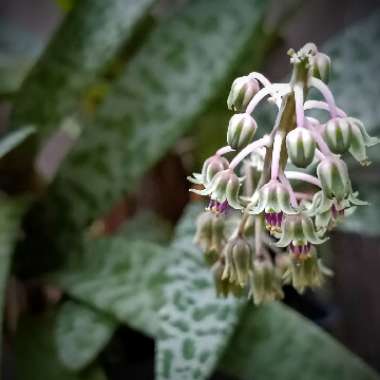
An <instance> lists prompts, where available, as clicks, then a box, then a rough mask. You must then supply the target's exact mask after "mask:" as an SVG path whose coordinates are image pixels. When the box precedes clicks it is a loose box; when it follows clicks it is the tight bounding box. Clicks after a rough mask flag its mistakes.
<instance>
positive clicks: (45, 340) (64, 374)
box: [14, 313, 106, 380]
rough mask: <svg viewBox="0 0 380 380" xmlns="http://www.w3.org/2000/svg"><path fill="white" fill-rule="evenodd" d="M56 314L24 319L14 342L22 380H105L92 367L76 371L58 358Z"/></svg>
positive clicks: (101, 373) (19, 378)
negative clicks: (54, 331) (55, 334)
mask: <svg viewBox="0 0 380 380" xmlns="http://www.w3.org/2000/svg"><path fill="white" fill-rule="evenodd" d="M54 323H55V314H53V313H46V314H43V315H39V316H29V317H26V316H25V317H24V318H22V319H21V321H20V324H19V327H18V329H17V334H16V336H15V340H14V350H15V354H16V360H17V368H16V372H17V373H16V379H18V380H24V379H28V380H41V379H51V380H105V379H106V378H105V376H104V374H103V372H102V371H101V370H100V369H99V368H97V367H94V368H89V369H87V370H86V371H82V372H80V373H79V372H72V371H70V370H68V369H67V368H65V367H64V366H63V365H62V364H61V362H60V361H59V359H58V354H57V351H56V347H55V342H54V333H53V329H54Z"/></svg>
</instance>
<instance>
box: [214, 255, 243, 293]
mask: <svg viewBox="0 0 380 380" xmlns="http://www.w3.org/2000/svg"><path fill="white" fill-rule="evenodd" d="M225 268H226V265H225V260H224V258H223V257H222V258H220V259H219V260H218V261H217V262H216V263H214V265H213V266H212V268H211V270H212V274H213V278H214V286H215V291H216V295H217V296H218V297H224V298H226V297H228V295H229V294H230V293H231V294H232V295H233V296H235V297H238V298H240V297H241V296H242V295H243V293H244V292H243V290H244V289H243V288H242V287H241V286H240V285H238V284H236V283H234V282H230V281H229V279H225V278H223V273H224V271H225Z"/></svg>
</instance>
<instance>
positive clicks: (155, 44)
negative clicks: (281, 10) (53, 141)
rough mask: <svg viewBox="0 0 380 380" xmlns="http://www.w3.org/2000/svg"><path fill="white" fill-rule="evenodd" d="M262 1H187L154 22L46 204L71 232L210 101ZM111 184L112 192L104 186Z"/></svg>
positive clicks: (132, 180)
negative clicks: (60, 215)
mask: <svg viewBox="0 0 380 380" xmlns="http://www.w3.org/2000/svg"><path fill="white" fill-rule="evenodd" d="M265 4H266V2H264V1H262V0H255V1H247V0H236V1H233V2H231V1H229V0H221V1H218V4H217V6H216V5H215V3H213V2H212V1H202V0H193V1H189V2H186V4H185V5H184V6H183V8H180V9H179V10H177V11H173V12H172V14H171V15H170V16H167V17H166V18H164V19H162V20H161V24H159V25H158V27H157V29H156V30H155V31H154V33H152V34H151V36H150V38H149V39H148V41H147V43H146V45H145V46H144V47H143V48H142V49H141V50H140V51H139V52H138V54H137V55H136V56H135V57H134V58H132V60H131V61H130V63H129V65H128V66H127V67H126V70H125V72H124V74H123V75H122V76H121V77H120V79H119V80H118V81H117V83H116V84H115V86H114V88H113V89H112V90H111V91H110V94H109V96H108V98H107V99H106V101H105V103H104V104H103V106H102V107H100V110H99V112H98V114H97V118H96V123H95V125H92V126H91V128H88V129H87V130H85V132H84V134H83V136H82V139H81V140H80V142H79V144H78V146H77V147H76V148H75V149H74V151H73V152H72V154H71V155H70V157H68V162H66V165H64V167H63V171H62V174H61V175H60V176H59V179H58V181H57V182H56V184H55V186H54V190H53V191H54V197H53V198H52V202H53V204H54V205H56V207H59V208H60V209H65V210H66V211H67V212H68V215H67V217H68V218H69V221H70V222H71V223H74V224H75V225H76V226H79V227H81V226H83V225H86V224H87V223H89V222H91V220H93V219H94V218H95V217H96V216H98V215H101V214H102V213H103V212H104V211H105V210H107V209H108V208H109V207H110V205H111V204H113V203H114V202H115V200H117V199H119V198H120V196H121V195H122V194H124V192H126V191H131V190H133V189H134V188H135V186H136V183H137V180H138V179H139V178H140V177H141V175H142V174H143V173H144V172H145V171H146V170H147V169H148V168H149V167H151V166H152V165H153V163H154V162H155V161H157V160H158V159H159V158H161V157H162V156H163V154H164V153H165V152H166V151H167V150H168V149H169V148H170V147H171V146H172V145H173V144H174V143H175V141H176V140H177V139H178V137H179V136H181V135H183V134H184V132H185V131H187V130H188V129H189V128H190V127H191V126H192V123H193V121H194V120H195V118H196V117H197V116H198V115H199V114H200V113H201V112H202V110H203V109H204V108H205V107H206V106H207V104H208V102H209V101H210V100H211V99H212V98H213V97H214V96H215V94H217V92H218V91H219V89H220V87H221V86H225V85H226V83H225V79H226V78H227V77H228V74H229V70H230V69H231V67H232V66H233V65H234V63H235V62H236V59H237V57H238V56H239V54H240V53H241V51H242V50H243V49H244V47H245V44H246V43H247V42H248V41H250V40H251V37H252V35H254V33H255V30H256V28H257V25H258V23H259V22H260V21H261V19H262V15H263V11H264V8H265ZM111 184H112V185H111Z"/></svg>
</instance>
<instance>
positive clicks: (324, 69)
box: [310, 52, 331, 83]
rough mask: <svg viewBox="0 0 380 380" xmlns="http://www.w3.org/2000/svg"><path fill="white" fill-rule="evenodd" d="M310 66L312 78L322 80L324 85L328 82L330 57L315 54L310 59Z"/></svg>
mask: <svg viewBox="0 0 380 380" xmlns="http://www.w3.org/2000/svg"><path fill="white" fill-rule="evenodd" d="M310 63H311V65H312V73H313V76H315V77H316V78H319V79H321V80H323V81H324V82H325V83H328V82H329V79H330V73H331V60H330V57H329V56H328V55H326V54H323V53H320V52H318V53H316V54H315V55H314V56H313V57H311V58H310Z"/></svg>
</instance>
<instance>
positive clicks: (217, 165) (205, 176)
mask: <svg viewBox="0 0 380 380" xmlns="http://www.w3.org/2000/svg"><path fill="white" fill-rule="evenodd" d="M228 165H229V163H228V160H227V159H225V158H224V157H222V156H219V155H217V154H216V155H214V156H211V157H209V158H208V159H207V160H206V161H205V162H204V163H203V166H202V172H201V173H193V177H187V179H188V180H189V181H190V182H192V183H194V184H196V185H203V186H207V185H208V184H209V183H210V182H211V180H212V179H213V178H214V176H215V174H217V173H219V172H220V171H222V170H225V169H227V168H228Z"/></svg>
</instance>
